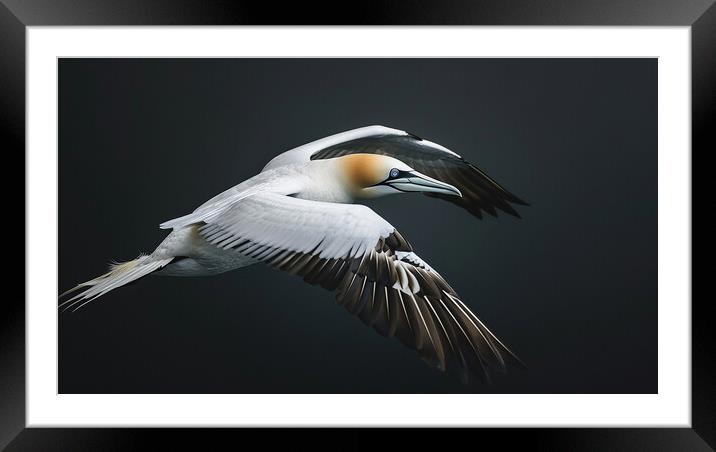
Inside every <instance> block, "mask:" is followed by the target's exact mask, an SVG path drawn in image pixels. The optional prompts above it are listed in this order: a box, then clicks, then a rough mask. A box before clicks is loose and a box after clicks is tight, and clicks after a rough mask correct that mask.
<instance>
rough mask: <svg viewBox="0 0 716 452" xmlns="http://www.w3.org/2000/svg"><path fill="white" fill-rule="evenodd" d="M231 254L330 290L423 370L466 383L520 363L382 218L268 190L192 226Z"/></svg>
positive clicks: (367, 211) (354, 208) (367, 210)
mask: <svg viewBox="0 0 716 452" xmlns="http://www.w3.org/2000/svg"><path fill="white" fill-rule="evenodd" d="M199 233H200V234H201V235H202V236H203V237H204V238H205V239H206V240H207V241H209V242H210V243H213V244H215V245H216V246H218V247H220V248H223V249H236V250H238V251H240V252H242V253H244V254H246V255H248V256H251V257H253V258H255V259H257V260H260V261H263V262H265V263H267V264H269V265H271V266H273V267H275V268H278V269H280V270H283V271H286V272H289V273H292V274H295V275H297V276H300V277H302V278H303V279H304V280H305V281H306V282H308V283H310V284H316V285H320V286H321V287H324V288H326V289H328V290H331V291H333V292H335V293H336V296H337V300H338V303H339V304H341V305H343V306H344V307H345V308H346V309H347V310H348V311H349V312H350V313H352V314H353V315H356V316H358V317H359V318H360V319H361V320H362V321H363V322H364V323H365V324H367V325H369V326H372V327H373V328H374V329H375V330H376V331H378V332H379V333H380V334H382V335H384V336H388V337H393V336H395V337H397V338H398V339H399V340H400V341H401V342H403V343H404V344H405V345H407V346H408V347H410V348H412V349H414V350H417V351H418V353H419V354H420V356H421V357H422V358H423V359H424V360H425V361H426V362H428V363H429V364H431V365H432V366H434V367H437V368H439V369H441V370H445V369H447V370H450V371H455V372H457V373H458V374H459V375H460V376H461V377H462V378H463V380H465V381H467V380H469V379H470V378H471V377H475V376H477V377H478V378H480V379H483V380H485V379H488V371H489V369H490V368H497V369H499V370H503V371H504V369H505V362H506V360H508V361H513V362H515V363H519V360H518V359H517V358H516V357H515V356H514V355H513V354H512V353H511V352H510V351H509V350H508V349H507V347H505V346H504V345H503V344H502V342H500V341H499V340H498V339H497V338H496V337H495V336H494V335H493V334H492V333H491V332H490V330H488V329H487V327H485V325H484V324H483V323H482V322H481V321H480V320H479V319H478V318H477V317H476V316H475V314H473V313H472V312H471V311H470V309H469V308H468V307H467V306H466V305H465V303H463V302H462V301H461V300H460V298H459V297H458V295H457V293H455V291H454V290H453V289H452V288H451V287H450V285H449V284H448V283H447V282H445V280H444V279H443V278H442V277H441V276H440V274H438V273H437V272H436V271H435V270H433V269H432V268H431V267H430V266H429V265H428V264H427V263H425V262H424V261H423V260H422V259H420V258H419V257H418V256H417V255H416V254H415V253H414V252H413V250H412V248H411V246H410V245H409V244H408V242H407V241H406V240H405V239H404V238H403V237H402V236H401V235H400V233H399V232H398V231H397V230H395V228H394V227H393V226H391V225H390V224H389V223H388V222H387V221H385V220H384V219H383V218H381V217H380V216H379V215H377V214H376V213H375V212H373V211H372V210H371V209H370V208H368V207H366V206H362V205H355V204H332V203H323V202H316V201H307V200H302V199H297V198H292V197H288V196H282V195H277V194H272V193H261V194H256V195H252V196H250V197H247V198H245V199H242V200H241V201H239V202H238V203H236V205H234V206H233V207H231V208H230V209H228V210H226V211H225V212H224V213H222V214H221V215H219V216H216V217H213V218H212V219H210V220H209V221H207V222H205V223H203V224H202V225H201V226H200V227H199Z"/></svg>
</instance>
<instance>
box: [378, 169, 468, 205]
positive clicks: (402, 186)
mask: <svg viewBox="0 0 716 452" xmlns="http://www.w3.org/2000/svg"><path fill="white" fill-rule="evenodd" d="M409 174H410V175H409V176H407V177H401V178H399V179H393V180H390V181H388V182H387V184H388V185H390V186H391V187H393V188H395V189H397V190H400V191H406V192H428V193H441V194H443V195H453V196H459V197H461V198H462V193H460V190H458V189H457V188H455V187H453V186H452V185H450V184H446V183H445V182H442V181H439V180H437V179H433V178H432V177H430V176H426V175H425V174H421V173H419V172H417V171H411V172H410V173H409Z"/></svg>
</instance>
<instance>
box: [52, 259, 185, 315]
mask: <svg viewBox="0 0 716 452" xmlns="http://www.w3.org/2000/svg"><path fill="white" fill-rule="evenodd" d="M172 259H174V258H173V257H169V258H164V259H160V258H156V257H154V256H151V255H149V256H147V255H141V256H139V257H138V258H136V259H134V260H131V261H127V262H121V263H115V264H112V265H111V266H110V269H109V271H108V272H107V273H105V274H104V275H101V276H98V277H96V278H94V279H90V280H89V281H87V282H83V283H82V284H79V285H77V286H76V287H74V288H72V289H70V290H68V291H67V292H65V293H63V294H62V295H60V299H62V298H63V297H65V296H67V295H69V294H71V293H74V292H77V291H80V292H79V293H77V294H75V295H74V296H73V297H72V298H69V299H67V300H65V301H64V302H62V303H61V304H60V305H59V308H61V309H62V310H63V311H66V310H68V309H72V310H73V311H76V310H78V309H79V308H81V307H82V306H84V305H86V304H87V303H89V302H90V301H92V300H94V299H95V298H97V297H100V296H102V295H104V294H106V293H107V292H109V291H110V290H114V289H116V288H117V287H121V286H124V285H126V284H129V283H131V282H133V281H136V280H138V279H139V278H142V277H144V276H147V275H148V274H150V273H153V272H155V271H157V270H159V269H161V268H162V267H164V266H165V265H167V264H168V263H169V262H171V261H172Z"/></svg>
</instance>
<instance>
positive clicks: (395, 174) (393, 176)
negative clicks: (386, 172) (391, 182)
mask: <svg viewBox="0 0 716 452" xmlns="http://www.w3.org/2000/svg"><path fill="white" fill-rule="evenodd" d="M398 174H400V171H398V169H397V168H393V169H392V170H390V177H392V178H395V177H398Z"/></svg>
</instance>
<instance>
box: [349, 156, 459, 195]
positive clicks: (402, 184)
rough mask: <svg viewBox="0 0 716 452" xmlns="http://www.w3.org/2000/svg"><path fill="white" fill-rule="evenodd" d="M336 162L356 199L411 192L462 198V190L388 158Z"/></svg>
mask: <svg viewBox="0 0 716 452" xmlns="http://www.w3.org/2000/svg"><path fill="white" fill-rule="evenodd" d="M336 160H337V161H338V165H339V168H340V169H341V171H342V173H343V175H344V176H345V181H346V183H347V185H348V186H349V188H350V190H351V192H352V194H353V196H354V197H356V198H377V197H380V196H385V195H391V194H395V193H410V192H428V193H441V194H444V195H454V196H462V194H461V193H460V190H458V189H457V188H455V187H453V186H452V185H450V184H446V183H445V182H441V181H439V180H437V179H433V178H432V177H429V176H426V175H425V174H421V173H419V172H418V171H415V170H414V169H413V168H411V167H410V166H408V165H406V164H405V163H403V162H401V161H400V160H398V159H395V158H393V157H388V156H387V155H378V154H350V155H346V156H343V157H338V158H337V159H336Z"/></svg>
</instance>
